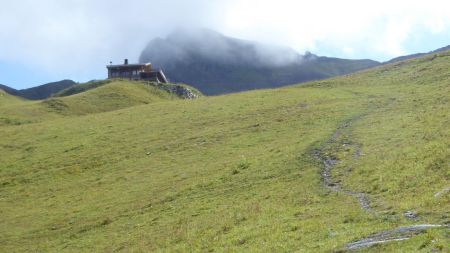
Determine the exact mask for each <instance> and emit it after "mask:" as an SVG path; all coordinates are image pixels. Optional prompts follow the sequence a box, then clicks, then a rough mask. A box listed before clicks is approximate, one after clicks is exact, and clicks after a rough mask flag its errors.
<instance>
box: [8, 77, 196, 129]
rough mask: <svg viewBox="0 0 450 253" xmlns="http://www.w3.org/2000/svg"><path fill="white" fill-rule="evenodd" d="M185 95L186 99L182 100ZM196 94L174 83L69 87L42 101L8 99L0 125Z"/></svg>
mask: <svg viewBox="0 0 450 253" xmlns="http://www.w3.org/2000/svg"><path fill="white" fill-rule="evenodd" d="M182 87H183V88H182ZM177 91H182V92H181V93H177ZM183 92H184V93H183ZM186 94H187V95H190V97H185V95H186ZM200 95H201V94H200V93H199V92H198V91H196V90H195V89H193V88H190V87H187V86H186V87H185V86H181V85H175V84H164V85H162V84H159V85H158V84H156V83H147V82H135V81H128V80H104V81H92V82H88V83H83V84H77V85H74V86H71V87H69V88H67V89H65V90H62V91H60V92H59V93H57V94H55V95H54V96H53V97H51V98H47V99H45V100H38V101H27V100H23V99H22V100H20V101H21V103H12V102H11V99H9V100H7V101H5V102H4V103H3V104H4V107H5V108H3V109H2V110H1V112H2V114H1V116H0V125H1V124H6V125H8V124H13V125H14V124H15V125H20V124H28V123H34V122H41V121H43V120H46V119H47V120H48V119H55V118H59V117H73V116H79V115H86V114H92V113H100V112H107V111H115V110H119V109H123V108H127V107H132V106H137V105H144V104H151V103H159V102H163V101H168V100H174V99H183V98H191V97H192V96H195V97H196V96H200ZM9 96H10V97H12V96H11V95H9ZM0 99H1V98H0ZM0 105H1V100H0Z"/></svg>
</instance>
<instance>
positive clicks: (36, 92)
mask: <svg viewBox="0 0 450 253" xmlns="http://www.w3.org/2000/svg"><path fill="white" fill-rule="evenodd" d="M75 84H76V82H74V81H72V80H61V81H58V82H52V83H46V84H43V85H39V86H36V87H32V88H28V89H22V90H16V89H14V88H11V87H8V86H6V85H2V84H0V89H2V90H4V91H6V92H7V93H9V94H11V95H14V96H18V97H23V98H26V99H31V100H39V99H46V98H48V97H50V96H52V95H53V94H56V93H58V92H60V91H62V90H64V89H66V88H69V87H71V86H73V85H75Z"/></svg>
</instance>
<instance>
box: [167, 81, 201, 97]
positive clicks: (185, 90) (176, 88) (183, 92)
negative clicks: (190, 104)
mask: <svg viewBox="0 0 450 253" xmlns="http://www.w3.org/2000/svg"><path fill="white" fill-rule="evenodd" d="M159 87H160V88H161V89H163V90H166V91H168V92H170V93H173V94H175V95H177V96H178V97H181V98H184V99H196V98H198V97H199V95H198V94H197V93H196V92H195V91H194V90H193V89H191V88H189V87H186V86H183V85H180V84H175V85H167V84H159Z"/></svg>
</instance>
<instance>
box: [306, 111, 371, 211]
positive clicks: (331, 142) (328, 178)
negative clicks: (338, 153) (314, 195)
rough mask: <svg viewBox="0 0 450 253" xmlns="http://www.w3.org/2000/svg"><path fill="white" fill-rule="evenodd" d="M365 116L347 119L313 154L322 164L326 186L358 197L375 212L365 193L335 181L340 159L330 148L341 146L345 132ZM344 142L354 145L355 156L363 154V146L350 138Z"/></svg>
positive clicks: (360, 203) (364, 205) (359, 200)
mask: <svg viewBox="0 0 450 253" xmlns="http://www.w3.org/2000/svg"><path fill="white" fill-rule="evenodd" d="M363 116H364V115H358V116H356V117H353V118H351V119H350V120H347V121H345V122H344V123H343V124H342V125H340V126H339V127H338V128H337V129H336V131H335V132H334V133H333V135H332V136H331V138H330V139H328V140H327V141H326V142H325V143H324V144H323V145H322V146H321V147H320V148H319V149H316V150H314V151H313V156H314V158H315V159H317V160H318V161H320V163H321V164H322V171H321V173H320V174H321V175H322V181H323V184H324V185H325V187H326V188H328V189H330V190H332V191H335V192H339V193H342V194H345V195H348V196H352V197H354V198H356V199H357V200H358V203H359V205H360V206H361V208H362V209H364V210H365V211H367V212H373V210H372V209H371V208H370V202H369V199H368V197H367V195H366V194H365V193H362V192H354V191H351V190H348V189H343V187H342V185H341V184H340V183H336V182H333V178H332V175H331V173H332V170H333V168H334V167H336V165H337V164H338V162H339V161H338V160H337V159H336V158H335V156H334V154H333V153H331V152H330V150H329V148H330V147H334V146H341V143H340V142H341V141H340V140H339V139H340V138H341V137H342V135H343V133H344V132H346V131H349V128H350V127H351V125H352V124H353V123H354V122H355V121H357V120H359V119H360V118H362V117H363ZM344 142H345V143H344V144H342V145H353V146H354V148H355V152H354V154H353V158H354V159H358V158H359V157H360V156H361V148H360V147H359V145H357V144H354V143H352V142H351V141H350V140H345V141H344Z"/></svg>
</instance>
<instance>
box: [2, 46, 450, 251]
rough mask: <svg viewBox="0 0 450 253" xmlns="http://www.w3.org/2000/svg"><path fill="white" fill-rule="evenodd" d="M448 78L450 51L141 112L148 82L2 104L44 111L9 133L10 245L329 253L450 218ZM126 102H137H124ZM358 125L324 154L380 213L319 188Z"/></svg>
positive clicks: (337, 149) (436, 234)
mask: <svg viewBox="0 0 450 253" xmlns="http://www.w3.org/2000/svg"><path fill="white" fill-rule="evenodd" d="M449 69H450V53H448V52H447V53H442V54H439V55H438V56H429V57H426V58H422V59H416V60H412V61H408V62H406V63H403V62H401V63H396V64H394V65H388V66H383V67H379V68H376V69H373V70H368V71H364V72H360V73H357V74H354V75H350V76H344V77H338V78H333V79H329V80H325V81H318V82H312V83H309V84H307V85H302V86H292V87H287V88H282V89H274V90H260V91H252V92H244V93H239V94H232V95H226V96H218V97H203V98H200V99H197V100H178V99H172V98H167V97H164V96H163V97H162V99H159V98H161V97H160V96H159V95H158V96H156V97H158V99H155V98H153V96H152V100H151V101H150V102H152V103H150V104H148V105H145V101H147V100H140V99H138V98H140V95H141V94H142V92H143V91H144V90H145V89H147V88H145V87H141V86H139V85H138V84H129V85H130V86H132V85H137V86H136V87H135V86H132V87H134V88H137V87H139V88H138V89H136V91H139V92H137V93H134V92H131V91H124V90H114V89H121V88H123V87H124V86H123V85H122V86H121V85H119V84H118V85H117V86H116V87H114V86H108V85H104V86H101V87H99V88H96V89H92V90H89V91H86V92H83V93H79V94H77V95H73V96H68V97H64V98H52V99H50V100H47V101H52V100H56V101H63V103H64V104H65V105H67V108H66V107H64V108H63V109H62V110H61V111H58V110H56V109H55V110H53V111H52V110H49V109H48V108H50V107H48V105H45V103H49V102H36V103H27V104H26V105H23V104H17V105H10V106H8V107H0V113H2V115H4V113H5V111H7V112H8V113H9V114H8V115H13V114H12V112H15V113H17V114H20V113H19V111H23V110H24V106H26V108H28V109H27V110H37V111H39V112H40V113H42V115H43V116H42V117H40V118H38V119H36V118H33V119H32V120H30V122H28V123H27V124H25V123H24V124H21V125H14V124H3V125H1V126H0V133H1V139H0V153H1V154H2V155H1V156H0V166H1V169H0V187H1V191H0V198H1V202H0V215H1V216H0V217H1V219H0V242H1V244H0V251H2V252H30V251H31V252H34V251H38V252H115V251H117V252H149V251H156V252H293V251H294V252H330V251H333V250H338V249H340V248H342V247H343V246H344V245H345V244H346V243H347V242H350V241H353V240H356V239H359V238H361V237H363V236H365V235H369V234H371V233H373V232H377V231H380V230H383V229H389V228H396V227H398V226H402V225H408V224H414V223H436V224H445V223H447V224H448V223H449V213H448V206H449V204H450V202H449V195H448V194H446V195H445V194H444V195H443V196H440V197H438V198H436V197H434V194H435V193H436V192H438V191H440V190H442V189H443V188H445V187H448V186H449V184H450V175H449V171H450V170H449V169H450V168H449V163H448V161H449V148H450V131H449V130H450V129H449V125H450V124H449V123H450V122H449V121H450V115H449V113H448V108H449V99H450V95H449V94H450V85H449V83H450V71H449ZM130 86H126V87H130ZM126 89H128V88H126ZM143 89H144V90H143ZM113 90H114V91H113ZM124 92H125V93H124ZM126 92H130V93H132V95H131V94H130V93H126ZM99 94H107V95H99ZM123 94H128V95H127V96H126V98H124V100H125V101H127V98H128V97H130V96H131V97H133V98H136V99H133V100H132V101H139V102H136V103H134V102H126V104H125V106H123V105H122V104H115V103H121V102H120V101H122V99H123V98H122V96H121V95H123ZM158 94H159V93H158ZM116 96H120V97H116ZM90 103H92V104H90ZM111 104H113V105H111ZM56 105H58V103H56ZM93 105H95V106H93ZM43 106H44V108H46V109H45V110H44V109H42V107H43ZM45 106H47V107H45ZM56 107H57V106H56ZM125 107H126V108H125ZM5 108H6V109H7V110H6V109H5ZM119 108H123V109H119ZM112 109H114V110H112ZM33 113H34V112H33ZM33 113H30V114H33ZM33 115H34V114H33ZM49 115H50V116H49ZM26 116H27V115H23V114H21V115H20V117H22V118H20V119H21V120H26ZM351 118H355V119H357V120H355V121H353V123H352V124H351V125H350V126H349V127H348V128H346V129H345V131H344V133H343V135H342V137H341V138H340V139H339V140H338V142H337V143H336V145H334V146H333V145H331V146H330V147H328V149H327V150H328V152H330V153H332V154H333V155H334V156H336V157H338V158H339V159H340V162H339V164H338V165H337V167H336V168H335V170H333V177H334V178H335V180H340V181H341V183H342V185H344V187H346V188H348V189H351V190H354V191H360V192H365V193H367V194H368V196H369V197H370V200H371V201H372V203H373V209H374V210H375V213H374V214H371V213H367V212H365V211H363V210H362V209H361V208H360V207H359V205H358V202H357V201H356V200H355V199H354V198H353V197H351V196H347V195H343V194H340V193H335V192H332V191H330V190H328V189H325V188H324V187H323V185H322V182H321V176H320V171H321V165H320V163H319V162H318V161H317V160H315V159H314V158H313V157H312V156H311V153H312V150H314V149H315V148H318V147H319V146H321V145H322V144H323V143H326V141H327V140H328V139H329V138H330V137H331V136H332V135H333V133H334V132H335V131H336V129H337V128H338V127H339V126H340V125H342V124H343V122H345V121H347V120H349V119H351ZM346 143H351V145H347V144H346ZM337 144H339V145H337ZM358 147H359V148H360V149H361V156H359V157H354V155H353V154H354V153H355V152H354V151H355V150H354V149H357V148H358ZM406 210H413V211H415V212H417V213H418V215H419V216H418V220H417V221H410V220H407V219H406V218H404V217H403V215H402V213H403V212H404V211H406ZM448 240H449V239H448V230H444V229H434V230H430V231H428V232H426V233H424V234H421V235H419V236H416V237H413V238H412V239H411V240H408V241H402V242H396V243H392V244H386V245H383V246H374V247H372V248H369V249H367V250H363V251H362V252H430V251H432V250H437V251H438V252H439V251H441V252H448V251H449V250H450V249H449V246H448Z"/></svg>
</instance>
